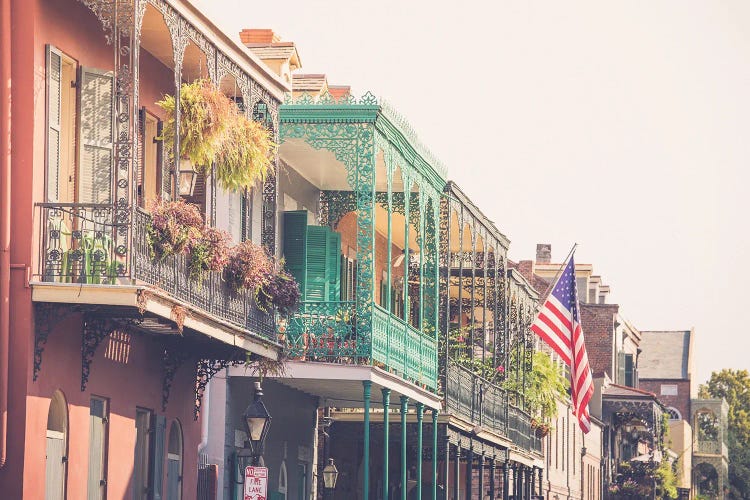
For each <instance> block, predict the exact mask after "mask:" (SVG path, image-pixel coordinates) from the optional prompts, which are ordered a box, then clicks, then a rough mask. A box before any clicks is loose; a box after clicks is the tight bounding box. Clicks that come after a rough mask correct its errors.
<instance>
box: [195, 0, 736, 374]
mask: <svg viewBox="0 0 750 500" xmlns="http://www.w3.org/2000/svg"><path fill="white" fill-rule="evenodd" d="M193 1H194V3H195V4H196V5H197V6H199V7H200V8H202V9H203V10H204V11H205V12H206V13H207V15H208V16H209V17H210V18H211V19H213V20H214V21H215V22H216V23H217V24H218V25H219V26H220V27H221V28H223V29H224V30H225V31H227V33H229V34H230V35H231V36H234V37H237V38H238V32H239V31H240V29H241V28H250V27H252V28H273V29H274V30H275V31H276V32H277V33H279V34H280V35H281V37H282V39H283V40H285V41H294V42H296V44H297V49H298V51H299V53H300V57H301V60H302V66H303V68H302V72H304V73H325V74H327V75H328V81H329V83H331V84H339V85H351V86H352V87H353V89H354V92H355V93H357V94H361V93H364V91H366V90H371V91H372V92H373V93H375V94H376V95H379V96H382V97H385V98H386V99H387V100H388V101H390V102H391V104H393V105H395V107H396V108H397V109H398V110H400V111H401V112H402V114H404V115H405V116H406V117H407V118H408V120H409V121H410V122H411V124H412V125H413V126H414V128H415V129H416V130H417V132H418V133H419V135H420V137H421V139H422V141H423V142H424V143H425V144H426V145H427V146H428V147H430V148H431V149H432V150H433V152H434V153H435V154H436V155H437V156H438V157H440V158H441V159H442V160H443V161H444V162H445V163H446V164H447V165H448V170H449V172H448V176H449V178H450V179H452V180H454V181H456V182H457V183H458V184H459V185H460V186H461V187H462V188H463V190H464V191H465V192H466V193H467V194H468V195H469V196H470V197H471V198H472V199H473V200H474V202H475V203H476V204H477V205H478V206H479V207H480V208H481V209H482V211H483V212H484V213H485V214H486V215H487V216H488V217H489V218H490V219H492V220H494V221H495V223H496V224H497V226H498V227H499V228H500V230H501V231H503V232H504V233H505V234H506V235H507V236H508V237H509V238H510V239H511V250H510V257H511V258H512V259H514V260H520V259H531V258H533V256H534V253H535V247H536V243H538V242H546V243H552V249H553V259H555V260H559V259H562V258H564V257H565V255H566V254H567V252H568V250H569V248H570V247H571V245H572V244H573V243H574V242H578V244H579V247H578V251H577V252H576V261H577V262H579V263H592V264H594V270H595V272H596V273H597V274H601V275H602V277H603V280H604V282H605V283H606V284H609V285H610V286H611V288H612V295H611V298H612V300H611V302H617V303H619V304H620V311H621V312H622V313H623V314H624V315H625V317H627V318H628V319H629V320H630V321H631V322H632V323H633V324H634V325H635V326H636V327H637V328H639V329H642V330H655V329H688V328H690V327H695V331H696V339H695V346H694V355H695V363H696V375H697V376H694V380H696V381H697V382H703V381H704V380H705V379H707V378H708V376H709V375H710V372H711V371H712V370H718V369H721V368H750V359H749V356H748V351H749V350H750V349H748V348H749V347H750V331H746V330H745V329H744V328H739V327H737V326H736V325H741V324H742V323H744V320H745V319H746V318H747V316H745V314H747V312H748V311H747V310H748V306H747V304H748V302H750V301H748V300H747V296H746V294H747V293H748V282H749V281H750V259H748V253H749V251H750V236H748V227H749V226H750V225H749V224H748V223H747V222H746V218H747V216H748V214H750V210H748V209H749V208H750V193H749V192H748V186H749V185H750V182H748V181H750V174H748V170H747V169H748V163H749V161H748V160H750V140H748V135H749V134H750V85H749V84H750V2H747V1H746V0H736V1H718V0H716V1H712V2H706V1H688V0H675V1H662V0H647V1H634V0H629V1H603V0H591V1H565V2H561V1H559V0H546V1H529V0H523V1H522V0H517V1H504V0H493V1H473V0H467V1H462V2H445V1H442V2H441V1H435V0H431V1H430V0H409V1H405V0H400V1H394V0H381V1H379V2H376V3H373V2H357V1H352V0H330V1H311V0H287V1H283V2H280V1H253V2H249V1H247V0H193Z"/></svg>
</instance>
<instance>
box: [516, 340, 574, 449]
mask: <svg viewBox="0 0 750 500" xmlns="http://www.w3.org/2000/svg"><path fill="white" fill-rule="evenodd" d="M518 361H519V360H517V359H515V356H511V360H510V364H511V373H510V374H509V376H508V377H507V378H506V380H505V383H504V387H505V389H507V390H509V391H513V392H516V393H519V394H523V395H524V399H525V401H526V407H527V409H528V411H529V413H530V414H531V415H532V417H533V418H534V419H535V420H536V421H537V425H536V428H535V431H536V432H537V433H538V434H539V435H540V436H544V435H546V433H548V432H549V430H550V427H549V423H550V421H551V420H552V419H553V418H554V417H555V416H556V415H557V402H558V400H562V401H564V400H565V399H567V397H568V386H567V383H566V380H565V378H564V377H563V375H562V373H561V371H560V368H559V367H558V366H557V365H556V364H555V363H553V362H552V359H551V358H550V357H549V355H548V354H547V353H544V352H535V353H534V357H533V360H532V369H531V371H530V372H528V373H527V374H526V377H525V378H526V383H525V384H524V383H523V378H524V377H519V376H516V373H517V371H518V370H519V368H523V365H524V363H523V362H521V363H519V362H518ZM532 422H533V421H532Z"/></svg>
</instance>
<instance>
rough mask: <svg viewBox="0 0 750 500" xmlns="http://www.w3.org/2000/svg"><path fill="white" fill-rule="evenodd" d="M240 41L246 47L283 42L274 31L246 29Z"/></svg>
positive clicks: (242, 32)
mask: <svg viewBox="0 0 750 500" xmlns="http://www.w3.org/2000/svg"><path fill="white" fill-rule="evenodd" d="M240 40H241V41H242V43H243V44H244V45H250V44H258V45H271V44H272V43H276V42H279V41H281V39H280V38H279V36H278V35H277V34H275V33H274V32H273V30H272V29H258V28H252V29H250V28H245V29H243V30H242V31H240Z"/></svg>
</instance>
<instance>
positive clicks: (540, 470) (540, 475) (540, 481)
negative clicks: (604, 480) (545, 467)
mask: <svg viewBox="0 0 750 500" xmlns="http://www.w3.org/2000/svg"><path fill="white" fill-rule="evenodd" d="M599 482H600V483H601V476H600V480H599ZM539 494H540V495H542V494H544V492H543V491H542V469H541V467H540V468H539Z"/></svg>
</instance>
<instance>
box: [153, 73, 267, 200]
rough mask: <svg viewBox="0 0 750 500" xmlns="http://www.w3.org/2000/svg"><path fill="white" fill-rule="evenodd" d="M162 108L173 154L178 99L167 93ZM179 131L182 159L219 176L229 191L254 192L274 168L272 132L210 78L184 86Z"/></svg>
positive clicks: (169, 146) (166, 138)
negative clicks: (256, 185)
mask: <svg viewBox="0 0 750 500" xmlns="http://www.w3.org/2000/svg"><path fill="white" fill-rule="evenodd" d="M156 104H157V105H159V106H160V107H161V108H162V109H163V110H164V111H165V112H166V115H167V117H166V121H165V122H164V131H163V134H162V139H163V140H164V144H165V147H166V148H167V150H168V151H170V152H173V151H174V141H175V136H176V131H175V104H176V100H175V97H174V96H171V95H166V96H164V99H162V100H161V101H159V102H157V103H156ZM179 133H180V158H188V159H190V161H191V162H192V163H193V166H194V167H195V169H196V171H198V172H200V173H203V174H207V175H208V174H211V173H213V174H214V175H215V176H216V180H217V182H218V184H219V185H220V186H221V187H222V188H223V189H226V190H235V189H245V188H248V189H249V188H252V187H253V186H254V185H255V184H256V183H257V182H259V181H262V180H264V179H265V178H266V176H267V175H268V173H269V172H270V171H271V170H272V169H273V158H274V155H275V153H276V144H274V142H273V141H272V138H271V133H270V132H269V131H268V129H266V128H265V127H264V126H263V125H261V124H260V123H258V122H255V121H253V120H251V119H250V118H248V117H247V116H246V115H245V114H243V113H242V112H241V111H240V110H239V108H238V107H237V105H236V104H235V103H234V102H233V101H232V100H231V99H229V98H228V97H227V96H226V95H224V93H223V92H222V91H221V89H220V88H218V87H217V86H216V85H214V84H212V83H211V82H209V81H208V80H196V81H194V82H192V83H184V84H183V85H182V87H180V131H179ZM212 166H213V167H214V168H213V170H212Z"/></svg>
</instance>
